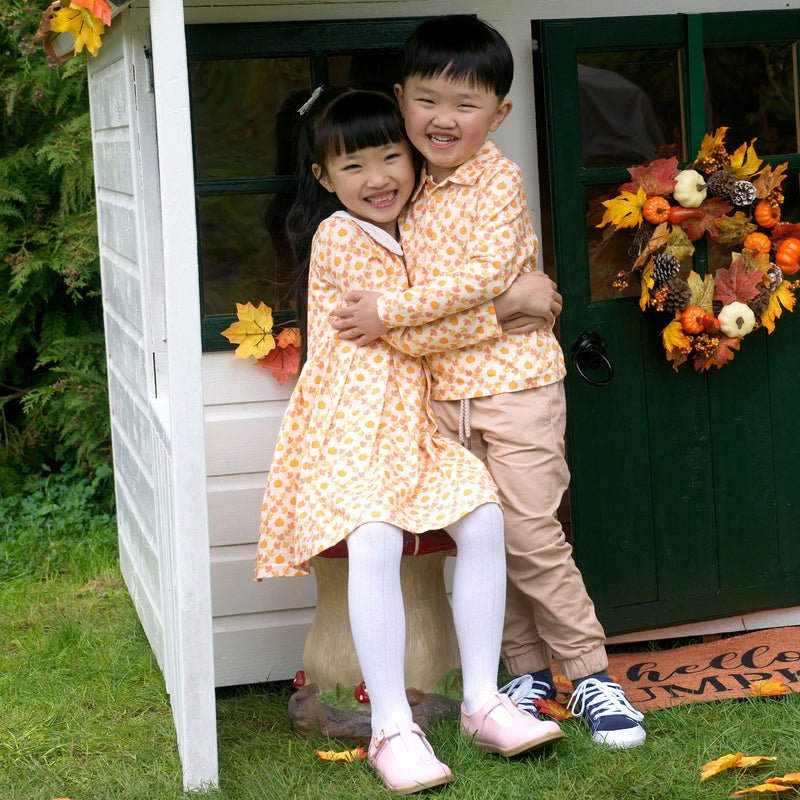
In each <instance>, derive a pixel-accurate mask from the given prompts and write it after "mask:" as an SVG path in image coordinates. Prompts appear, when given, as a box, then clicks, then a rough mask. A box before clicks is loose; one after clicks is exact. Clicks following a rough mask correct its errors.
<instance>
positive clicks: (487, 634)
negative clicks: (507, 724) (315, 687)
mask: <svg viewBox="0 0 800 800" xmlns="http://www.w3.org/2000/svg"><path fill="white" fill-rule="evenodd" d="M448 532H449V533H450V535H451V536H452V537H453V539H454V541H455V543H456V546H457V547H458V554H457V557H456V567H455V575H454V578H453V620H454V622H455V628H456V635H457V636H458V647H459V651H460V654H461V669H462V674H463V680H464V706H465V709H466V711H467V713H472V712H474V711H476V710H477V709H478V708H480V707H481V706H482V705H483V704H484V703H485V702H486V700H488V699H489V698H490V697H491V696H492V695H493V694H494V693H495V692H496V691H497V666H498V662H499V660H500V643H501V638H502V631H503V615H504V613H505V598H506V567H505V551H504V545H503V515H502V512H501V510H500V506H498V505H496V504H494V503H487V504H485V505H482V506H479V507H478V508H476V509H474V510H473V511H471V512H470V513H469V514H467V515H466V516H464V517H462V518H461V519H460V520H458V521H457V522H455V523H454V524H453V525H450V526H448ZM347 545H348V559H349V567H348V570H349V571H348V604H349V607H350V626H351V628H352V631H353V640H354V642H355V646H356V653H357V655H358V661H359V664H360V666H361V672H362V674H363V676H364V683H365V684H366V686H367V691H368V692H369V696H370V704H371V707H372V729H373V730H374V731H380V730H382V729H383V728H384V727H386V726H387V725H389V724H391V723H393V722H394V723H396V722H400V721H401V720H408V721H410V720H411V718H412V715H411V708H410V706H409V704H408V700H407V699H406V686H405V676H404V669H403V667H404V660H405V642H406V621H405V611H404V608H403V595H402V593H401V589H400V556H401V555H402V550H403V532H402V531H401V530H400V529H399V528H397V527H395V526H394V525H389V524H387V523H385V522H369V523H366V524H364V525H361V526H359V527H358V528H356V530H354V531H353V532H352V533H351V534H350V536H349V537H348V538H347ZM397 738H399V737H397ZM393 741H394V740H393Z"/></svg>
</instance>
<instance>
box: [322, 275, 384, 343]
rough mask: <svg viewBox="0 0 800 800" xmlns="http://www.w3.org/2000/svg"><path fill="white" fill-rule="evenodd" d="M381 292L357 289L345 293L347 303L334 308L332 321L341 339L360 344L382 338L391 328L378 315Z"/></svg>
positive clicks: (332, 325)
mask: <svg viewBox="0 0 800 800" xmlns="http://www.w3.org/2000/svg"><path fill="white" fill-rule="evenodd" d="M380 296H381V293H380V292H370V291H365V290H362V289H357V290H355V291H353V292H349V293H348V294H347V295H345V298H344V300H345V303H347V305H344V306H339V307H338V308H337V309H334V311H333V313H332V315H331V319H330V323H331V327H333V329H334V330H336V331H337V332H338V334H339V338H340V339H346V340H348V341H352V342H353V343H354V344H357V345H359V346H361V345H364V344H369V343H370V342H374V341H375V340H376V339H380V338H381V336H383V335H384V334H385V333H386V331H388V330H389V329H388V328H387V327H386V326H385V325H384V324H383V323H382V322H381V318H380V317H379V316H378V298H379V297H380Z"/></svg>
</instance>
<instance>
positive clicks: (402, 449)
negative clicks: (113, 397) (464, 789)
mask: <svg viewBox="0 0 800 800" xmlns="http://www.w3.org/2000/svg"><path fill="white" fill-rule="evenodd" d="M302 110H303V111H305V114H304V115H303V122H304V126H303V127H304V131H303V134H302V135H301V137H300V140H299V143H298V147H299V170H298V171H299V174H300V187H299V192H298V198H297V201H296V202H295V204H294V206H293V208H292V210H291V211H290V213H289V216H288V220H287V227H288V229H289V234H290V237H291V239H292V241H293V243H294V247H295V255H296V256H297V257H298V262H299V263H301V264H302V267H303V275H304V276H305V281H301V283H303V282H304V283H306V285H307V290H308V321H307V329H308V333H307V336H306V337H304V339H307V341H308V354H307V360H306V363H305V365H304V367H303V370H302V373H301V375H300V378H299V380H298V383H297V387H296V389H295V391H294V393H293V394H292V398H291V400H290V402H289V406H288V409H287V411H286V415H285V417H284V420H283V424H282V427H281V431H280V435H279V438H278V443H277V446H276V451H275V458H274V461H273V463H272V468H271V470H270V475H269V481H268V485H267V489H266V493H265V497H264V505H263V510H262V517H261V531H260V538H259V550H258V556H257V559H256V572H255V577H256V578H257V579H261V578H266V577H274V576H287V575H298V574H304V573H305V572H306V571H307V570H308V568H309V560H310V559H311V558H312V557H313V556H314V555H316V554H318V553H321V552H322V551H323V550H325V549H327V548H328V547H330V546H332V545H334V544H336V543H337V542H338V541H340V540H341V539H343V538H345V537H346V538H347V544H348V554H349V566H348V570H349V572H348V602H349V608H350V624H351V627H352V631H353V639H354V642H355V646H356V653H357V655H358V660H359V664H360V666H361V669H362V673H363V677H364V681H365V683H366V685H367V687H368V690H369V694H370V701H371V708H372V716H371V723H372V731H373V733H372V739H371V742H370V747H369V760H370V763H371V764H372V766H373V767H374V768H375V770H376V771H377V773H378V774H379V776H380V777H381V778H382V780H383V781H384V783H385V784H386V785H387V787H388V788H389V789H390V790H392V791H394V792H396V793H398V794H410V793H412V792H416V791H419V790H421V789H425V788H428V787H431V786H438V785H439V784H442V783H447V782H448V781H451V780H452V779H453V775H452V773H451V772H450V769H449V768H448V767H447V766H446V765H445V764H442V763H441V762H440V761H439V760H438V759H437V758H436V756H435V755H434V753H433V750H432V749H431V747H430V745H429V744H428V741H427V739H426V738H425V734H424V733H423V732H422V730H421V729H420V728H419V727H418V726H417V725H415V724H414V723H413V721H412V715H411V709H410V707H409V705H408V701H407V699H406V692H405V688H406V687H405V680H404V675H403V662H404V647H405V616H404V611H403V598H402V594H401V589H400V556H401V552H402V543H403V534H402V531H403V529H406V530H409V531H413V532H418V533H421V532H423V531H426V530H430V529H432V528H442V527H447V528H448V530H449V532H450V534H451V535H452V536H453V538H454V539H455V541H456V544H457V547H458V557H457V559H456V570H455V577H454V584H453V616H454V621H455V626H456V633H457V635H458V642H459V650H460V653H461V663H462V673H463V681H464V702H463V705H462V707H461V726H462V729H463V730H464V731H465V732H466V734H467V735H469V736H471V737H473V738H474V741H475V743H476V744H477V745H478V746H479V747H481V748H482V749H485V750H489V751H492V752H498V753H502V754H504V755H513V754H516V753H520V752H524V751H526V750H530V749H533V748H536V747H540V746H541V745H543V744H545V743H546V742H549V741H553V740H555V739H559V738H561V737H562V736H563V733H562V732H561V730H560V728H559V727H558V725H557V724H556V723H554V722H542V721H541V720H537V719H535V718H534V717H532V716H531V715H530V714H527V713H525V712H522V711H520V709H519V708H517V706H516V705H514V703H513V702H512V701H510V700H509V699H508V697H507V696H506V695H501V694H498V692H497V664H498V660H499V653H500V639H501V631H502V624H503V613H504V607H505V559H504V547H503V520H502V513H501V511H500V507H499V506H498V504H497V495H496V489H495V487H494V485H493V484H492V482H491V479H490V478H489V475H488V473H487V472H486V470H485V469H484V467H483V465H482V464H481V463H480V461H478V459H477V458H475V457H473V456H472V455H470V453H469V452H468V451H467V450H465V449H463V448H462V447H460V446H459V445H458V444H455V443H453V442H451V441H450V440H448V439H446V438H445V437H443V436H440V435H439V434H438V433H437V432H436V426H435V423H434V420H433V416H432V414H431V410H430V407H429V402H428V388H429V379H428V373H427V370H426V367H425V364H424V362H423V361H419V360H415V359H412V358H409V357H407V356H404V355H402V354H400V353H398V352H397V351H394V350H392V348H390V347H389V346H388V345H387V344H386V343H385V342H383V341H381V340H378V341H376V342H373V343H371V344H369V345H367V346H365V347H356V346H355V345H353V344H351V343H348V342H344V341H340V340H339V339H338V338H336V335H335V333H334V332H333V330H332V328H331V327H330V325H329V324H328V317H329V315H330V313H331V312H332V311H333V309H334V308H336V306H337V305H339V304H340V302H341V300H342V298H343V297H344V295H346V294H347V292H348V291H350V290H351V289H356V288H359V289H376V290H378V289H388V288H390V287H391V288H398V287H403V286H407V285H408V283H407V277H406V272H405V267H404V264H403V258H402V250H401V248H400V245H399V244H398V241H397V235H398V231H397V217H398V215H399V213H400V210H401V208H402V207H403V205H404V204H405V202H406V201H407V200H408V198H409V197H410V195H411V192H412V190H413V188H414V181H415V172H414V163H413V158H412V153H411V147H410V145H409V143H408V141H407V139H406V138H405V131H404V125H403V120H402V117H401V116H400V113H399V111H398V109H397V106H396V105H395V103H394V101H393V100H392V99H391V98H389V97H388V96H386V95H383V94H381V93H378V92H368V91H356V90H339V91H334V92H328V93H327V96H323V97H321V98H317V99H316V101H315V102H314V103H313V105H312V106H311V108H310V109H309V108H308V107H304V109H302ZM331 212H333V213H331ZM317 225H318V227H317ZM314 230H316V233H313V231H314ZM312 234H313V244H312V243H311V241H312ZM301 288H302V287H301ZM300 294H302V292H301V293H300Z"/></svg>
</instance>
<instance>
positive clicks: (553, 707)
mask: <svg viewBox="0 0 800 800" xmlns="http://www.w3.org/2000/svg"><path fill="white" fill-rule="evenodd" d="M533 704H534V705H535V706H536V709H537V710H538V711H539V713H541V714H546V715H547V716H548V717H552V718H553V719H559V720H563V719H572V717H573V716H574V714H573V713H572V712H571V711H570V710H569V709H568V708H567V707H566V706H564V705H562V704H561V703H559V702H558V701H556V700H534V701H533Z"/></svg>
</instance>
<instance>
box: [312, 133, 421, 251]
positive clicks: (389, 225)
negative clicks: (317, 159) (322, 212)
mask: <svg viewBox="0 0 800 800" xmlns="http://www.w3.org/2000/svg"><path fill="white" fill-rule="evenodd" d="M312 169H313V171H314V176H315V177H316V178H317V180H318V181H319V182H320V183H321V184H322V185H323V186H324V187H325V188H326V189H327V190H328V191H329V192H332V193H334V194H335V195H336V196H337V197H338V198H339V201H340V202H341V204H342V205H343V206H344V207H345V208H346V209H347V211H349V212H350V214H352V215H353V216H354V217H356V218H357V219H363V220H365V221H366V222H371V223H373V225H377V226H378V227H379V228H382V229H383V230H385V231H386V232H387V233H388V234H389V235H390V236H393V237H395V238H397V217H398V216H399V215H400V211H401V210H402V208H403V206H404V205H405V204H406V201H407V200H408V198H409V197H411V192H412V191H414V183H415V179H416V176H415V173H414V161H413V158H412V155H411V145H409V143H408V142H406V141H402V142H394V143H391V144H385V145H380V146H378V147H364V148H361V149H360V150H354V151H353V152H352V153H340V154H338V155H334V156H331V157H330V158H328V159H326V161H325V167H324V169H323V168H322V167H321V166H320V165H319V164H314V165H313V168H312Z"/></svg>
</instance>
